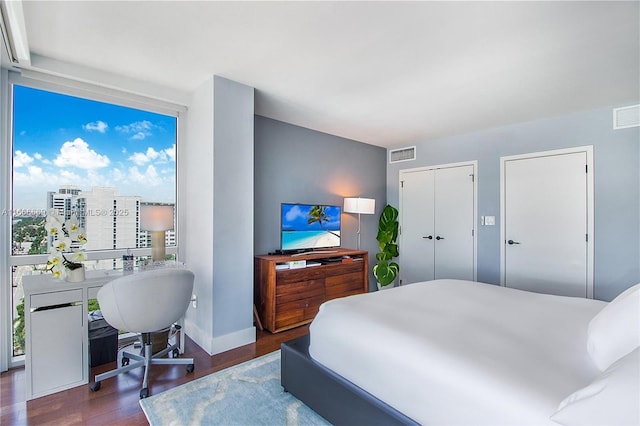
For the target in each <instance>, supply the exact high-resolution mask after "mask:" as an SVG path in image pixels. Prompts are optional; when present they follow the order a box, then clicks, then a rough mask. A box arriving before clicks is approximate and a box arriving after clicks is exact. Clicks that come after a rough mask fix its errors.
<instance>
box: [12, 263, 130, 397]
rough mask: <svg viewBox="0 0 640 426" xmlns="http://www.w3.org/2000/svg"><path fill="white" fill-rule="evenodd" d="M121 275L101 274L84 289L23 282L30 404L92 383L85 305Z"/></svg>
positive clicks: (39, 279)
mask: <svg viewBox="0 0 640 426" xmlns="http://www.w3.org/2000/svg"><path fill="white" fill-rule="evenodd" d="M119 275H121V274H117V273H116V274H115V275H114V274H110V275H109V274H106V273H104V272H99V273H98V272H97V273H95V274H94V276H93V277H91V276H89V277H88V278H87V280H86V281H84V282H81V283H68V282H65V281H60V280H58V279H55V278H53V277H52V276H51V275H30V276H25V277H23V278H22V280H23V281H22V285H23V288H24V312H25V379H26V383H25V388H26V399H27V400H30V399H33V398H38V397H41V396H45V395H49V394H51V393H54V392H59V391H62V390H65V389H69V388H72V387H75V386H79V385H82V384H86V383H88V382H89V355H88V351H89V343H88V331H87V330H88V327H87V314H88V312H87V300H88V299H89V298H93V297H95V294H96V293H97V290H98V289H99V288H100V286H102V285H103V284H105V283H106V282H108V281H110V280H112V279H113V278H115V277H116V276H119Z"/></svg>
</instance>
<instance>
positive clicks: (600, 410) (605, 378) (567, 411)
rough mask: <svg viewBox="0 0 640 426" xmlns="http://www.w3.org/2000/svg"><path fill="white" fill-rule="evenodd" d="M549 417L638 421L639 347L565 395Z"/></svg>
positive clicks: (572, 421) (594, 422)
mask: <svg viewBox="0 0 640 426" xmlns="http://www.w3.org/2000/svg"><path fill="white" fill-rule="evenodd" d="M551 420H553V421H554V422H556V423H560V424H561V425H638V424H640V349H636V350H634V351H632V352H631V353H630V354H628V355H626V356H624V357H622V358H620V359H619V360H618V361H616V362H615V363H613V365H611V367H609V368H608V369H607V370H606V371H604V372H603V373H602V374H600V376H598V378H596V380H594V381H593V382H592V383H591V384H590V385H589V386H587V387H585V388H582V389H579V390H577V391H576V392H574V393H572V394H571V395H569V396H568V397H567V398H565V399H564V400H563V401H562V402H561V403H560V405H559V406H558V410H557V411H556V412H555V413H554V414H553V415H552V416H551Z"/></svg>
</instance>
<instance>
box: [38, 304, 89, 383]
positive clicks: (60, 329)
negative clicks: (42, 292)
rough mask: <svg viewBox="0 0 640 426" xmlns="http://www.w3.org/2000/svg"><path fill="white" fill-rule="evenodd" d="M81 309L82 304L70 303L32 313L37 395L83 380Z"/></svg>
mask: <svg viewBox="0 0 640 426" xmlns="http://www.w3.org/2000/svg"><path fill="white" fill-rule="evenodd" d="M82 311H83V309H82V305H69V306H62V307H56V308H51V309H47V310H43V311H36V312H32V313H31V333H30V336H29V339H30V343H31V353H32V354H34V355H35V356H33V357H31V374H30V382H31V389H32V393H33V395H34V396H38V395H41V394H45V393H49V391H56V390H58V389H66V388H68V387H71V386H76V385H77V384H82V383H84V380H85V376H84V368H83V359H84V356H83V355H84V348H83V343H84V340H86V337H85V336H84V333H83V331H84V330H83V324H82V322H83V320H84V318H83V315H82ZM52 325H54V326H53V327H52Z"/></svg>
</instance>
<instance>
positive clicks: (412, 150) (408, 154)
mask: <svg viewBox="0 0 640 426" xmlns="http://www.w3.org/2000/svg"><path fill="white" fill-rule="evenodd" d="M415 159H416V147H415V146H409V147H406V148H400V149H392V150H391V151H389V164H393V163H399V162H401V161H411V160H415Z"/></svg>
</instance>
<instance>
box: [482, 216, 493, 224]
mask: <svg viewBox="0 0 640 426" xmlns="http://www.w3.org/2000/svg"><path fill="white" fill-rule="evenodd" d="M484 224H485V225H486V226H495V224H496V217H495V216H485V217H484Z"/></svg>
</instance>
